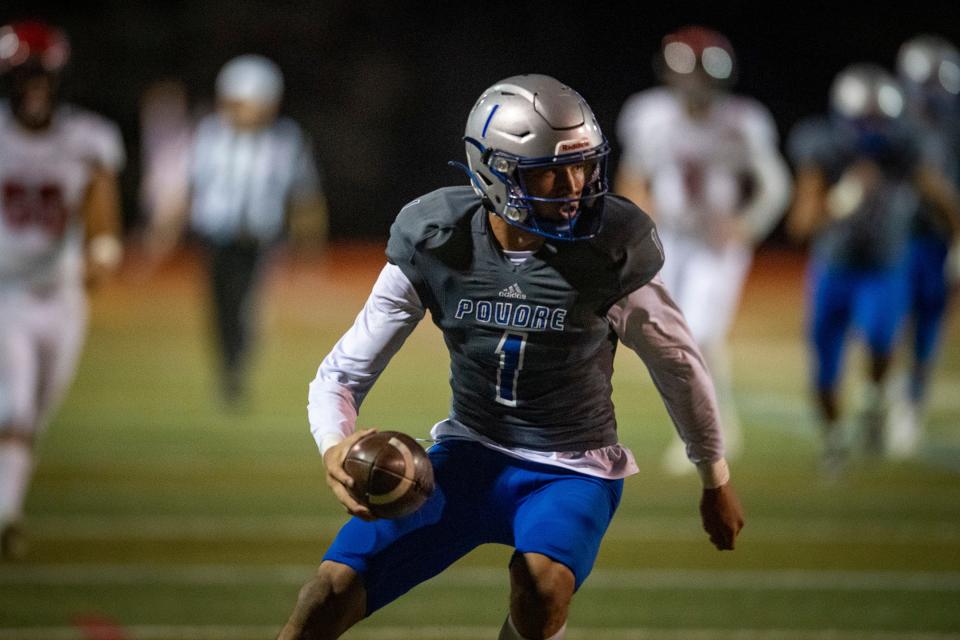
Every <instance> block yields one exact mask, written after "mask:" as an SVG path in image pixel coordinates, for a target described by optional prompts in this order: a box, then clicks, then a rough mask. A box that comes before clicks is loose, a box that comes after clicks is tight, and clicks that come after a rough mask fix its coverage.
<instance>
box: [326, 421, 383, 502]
mask: <svg viewBox="0 0 960 640" xmlns="http://www.w3.org/2000/svg"><path fill="white" fill-rule="evenodd" d="M375 432H376V429H361V430H360V431H356V432H354V433H353V434H351V435H350V436H349V437H347V438H345V439H344V440H343V441H342V442H340V443H338V444H335V445H333V446H332V447H330V448H329V449H327V450H326V452H325V453H324V454H323V466H324V467H325V468H326V480H327V486H328V487H330V490H331V491H333V495H335V496H336V497H337V500H339V501H340V504H342V505H343V506H344V507H346V509H347V513H349V514H350V515H352V516H356V517H358V518H361V519H363V520H375V519H376V518H375V517H374V516H373V514H372V513H370V510H369V509H368V508H366V507H365V506H363V505H362V504H360V503H359V502H357V501H356V500H355V499H354V498H353V496H351V495H350V491H349V489H348V488H347V487H351V486H353V478H351V477H350V474H349V473H347V472H346V471H345V470H344V468H343V460H344V458H346V456H347V452H348V451H350V447H352V446H353V445H354V444H355V443H356V442H357V440H360V439H361V438H363V437H364V436H368V435H370V434H371V433H375Z"/></svg>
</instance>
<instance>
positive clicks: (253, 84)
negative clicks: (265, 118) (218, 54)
mask: <svg viewBox="0 0 960 640" xmlns="http://www.w3.org/2000/svg"><path fill="white" fill-rule="evenodd" d="M282 96H283V74H282V73H281V72H280V67H278V66H277V65H276V64H275V63H274V62H273V61H272V60H269V59H268V58H264V57H263V56H259V55H256V54H246V55H242V56H238V57H236V58H234V59H232V60H230V61H229V62H227V64H225V65H223V69H221V70H220V73H219V74H218V75H217V97H218V98H220V99H221V100H237V101H239V102H255V103H258V104H273V103H277V102H280V98H281V97H282Z"/></svg>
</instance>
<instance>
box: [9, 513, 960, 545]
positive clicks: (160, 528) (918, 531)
mask: <svg viewBox="0 0 960 640" xmlns="http://www.w3.org/2000/svg"><path fill="white" fill-rule="evenodd" d="M345 522H346V517H345V516H343V517H341V516H333V517H308V516H297V515H285V516H264V517H250V516H168V515H143V516H134V515H121V516H91V515H64V516H54V515H46V516H44V515H36V516H30V517H29V519H28V522H27V526H28V528H29V535H30V537H31V538H35V539H38V540H83V541H123V540H127V541H164V540H170V541H185V540H195V541H208V540H220V541H223V540H241V541H267V540H271V541H290V542H296V541H304V542H310V541H317V542H318V543H319V542H320V539H321V538H322V537H330V536H332V535H333V534H335V533H336V532H337V531H338V530H339V529H340V527H341V526H343V524H344V523H345ZM704 535H705V534H703V532H702V531H701V528H700V523H699V520H698V519H697V517H696V514H691V515H690V516H689V517H682V516H681V517H663V516H651V517H645V516H642V515H631V516H627V515H626V514H619V515H617V516H615V517H614V519H613V523H612V524H611V525H610V530H609V531H608V533H607V535H606V538H607V539H610V540H617V539H629V540H632V541H637V542H659V541H697V540H702V539H703V538H704ZM745 535H748V536H749V538H750V539H751V540H756V541H761V540H766V541H773V542H776V541H778V540H784V539H787V540H789V541H790V542H791V543H804V544H816V543H824V544H834V543H835V542H836V540H850V541H856V542H858V543H864V544H866V543H878V544H896V543H904V544H921V543H926V544H960V523H958V522H956V521H946V520H928V521H910V522H897V521H886V522H885V521H881V520H875V519H862V520H861V519H858V520H844V521H842V522H838V521H836V520H832V519H825V518H820V519H808V518H797V519H789V518H783V517H777V518H772V517H762V516H757V517H751V518H750V528H749V530H747V531H745Z"/></svg>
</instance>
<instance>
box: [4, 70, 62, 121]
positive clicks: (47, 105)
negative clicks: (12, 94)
mask: <svg viewBox="0 0 960 640" xmlns="http://www.w3.org/2000/svg"><path fill="white" fill-rule="evenodd" d="M16 85H17V86H16V91H17V94H18V95H17V99H16V100H15V104H16V106H15V108H14V114H15V115H16V117H17V120H19V121H20V123H21V124H23V125H24V126H25V127H27V128H29V129H42V128H43V127H45V126H47V124H49V122H50V118H51V116H52V115H53V80H52V79H51V78H50V77H49V76H46V75H39V74H38V75H30V76H27V77H24V78H20V79H18V80H17V82H16Z"/></svg>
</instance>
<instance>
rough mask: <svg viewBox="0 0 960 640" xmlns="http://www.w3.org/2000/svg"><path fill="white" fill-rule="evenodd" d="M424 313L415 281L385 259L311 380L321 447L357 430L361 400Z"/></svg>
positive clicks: (313, 421)
mask: <svg viewBox="0 0 960 640" xmlns="http://www.w3.org/2000/svg"><path fill="white" fill-rule="evenodd" d="M423 315H424V309H423V305H422V304H421V303H420V298H419V296H417V293H416V290H415V289H414V288H413V285H412V284H411V283H410V281H409V280H408V279H407V278H406V276H404V275H403V272H401V271H400V269H399V268H398V267H396V266H394V265H389V264H388V265H386V266H385V267H384V269H383V270H382V271H381V272H380V276H379V277H378V278H377V282H376V283H375V284H374V286H373V290H372V291H371V293H370V297H369V298H368V299H367V302H366V304H364V306H363V309H362V310H361V311H360V313H359V314H358V315H357V318H356V320H355V321H354V323H353V326H351V327H350V329H349V330H348V331H347V332H346V333H345V334H344V335H343V337H341V338H340V340H339V341H337V344H336V345H334V347H333V349H332V350H331V351H330V353H329V354H327V357H326V358H324V359H323V362H322V363H321V364H320V367H319V368H318V370H317V376H316V378H315V379H314V380H313V382H311V383H310V391H309V404H308V407H307V414H308V417H309V419H310V430H311V433H312V434H313V437H314V439H315V440H316V441H317V446H319V447H320V449H321V451H326V449H327V448H329V447H330V446H333V445H334V444H336V443H337V442H339V441H340V440H342V438H343V437H345V436H347V435H350V434H351V433H353V431H354V429H355V426H356V422H357V412H358V410H359V408H360V404H361V403H362V402H363V399H364V398H365V397H366V395H367V393H369V391H370V389H371V388H372V387H373V385H374V383H375V382H376V381H377V378H378V377H379V376H380V374H381V373H382V372H383V370H384V369H385V368H386V366H387V364H388V363H389V362H390V359H391V358H392V357H393V356H394V354H396V352H397V351H398V350H399V349H400V347H401V346H402V345H403V343H404V342H405V341H406V339H407V337H408V336H409V335H410V333H411V332H412V331H413V330H414V328H416V326H417V324H418V323H419V322H420V319H421V318H423ZM338 438H339V439H338Z"/></svg>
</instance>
